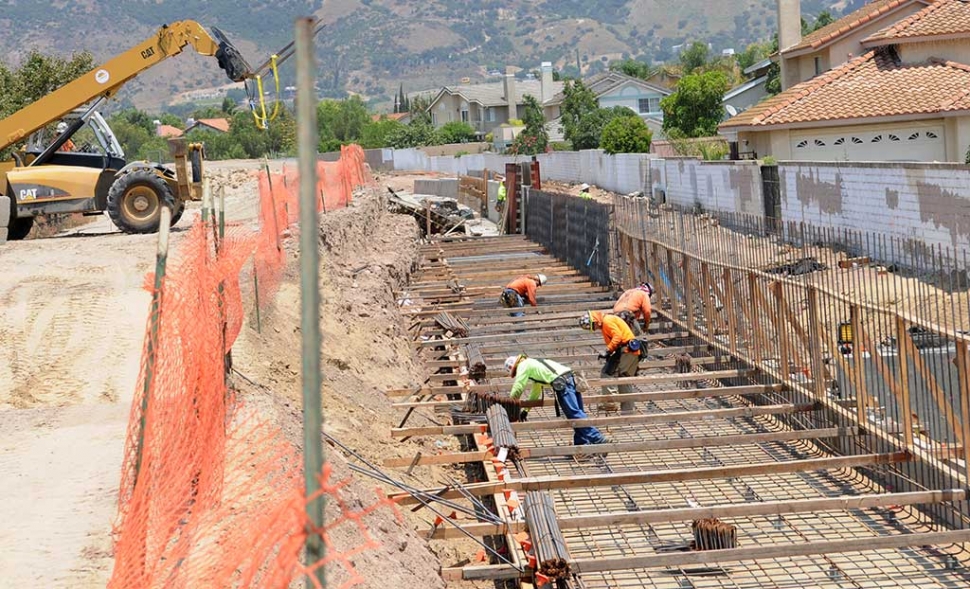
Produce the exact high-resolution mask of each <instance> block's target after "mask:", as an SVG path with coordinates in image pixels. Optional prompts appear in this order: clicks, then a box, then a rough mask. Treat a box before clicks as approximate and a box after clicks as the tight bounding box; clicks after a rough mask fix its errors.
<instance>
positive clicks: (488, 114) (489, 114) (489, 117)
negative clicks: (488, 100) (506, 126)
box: [485, 108, 495, 123]
mask: <svg viewBox="0 0 970 589" xmlns="http://www.w3.org/2000/svg"><path fill="white" fill-rule="evenodd" d="M485 120H486V121H488V122H489V123H494V122H495V109H494V108H486V109H485Z"/></svg>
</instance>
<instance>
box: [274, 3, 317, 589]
mask: <svg viewBox="0 0 970 589" xmlns="http://www.w3.org/2000/svg"><path fill="white" fill-rule="evenodd" d="M315 24H316V20H315V19H313V18H300V19H298V20H297V21H296V87H297V98H296V105H297V111H296V123H297V125H296V126H297V141H298V143H297V145H298V146H299V170H300V326H301V337H302V340H303V342H302V348H303V472H304V476H305V479H306V480H305V484H306V498H307V505H306V510H307V511H306V513H307V517H308V518H309V520H310V525H312V526H313V527H314V528H315V529H314V530H310V533H309V534H307V540H306V562H307V565H308V566H312V565H314V564H316V563H318V562H320V561H322V560H323V558H324V550H325V548H324V544H323V537H322V536H321V535H320V533H319V532H320V531H321V530H322V529H323V524H324V520H323V515H324V498H323V496H318V494H319V491H320V479H319V476H320V473H321V472H323V437H322V433H323V407H322V404H321V400H320V388H321V385H322V374H321V372H320V370H321V369H320V352H321V348H322V344H323V342H322V339H323V338H322V335H321V332H320V311H321V308H320V250H319V249H318V246H317V239H318V237H317V234H318V232H319V231H320V224H319V218H318V213H317V207H316V204H317V194H316V187H317V110H316V99H315V96H314V92H313V79H314V71H315V66H314V59H313V29H314V26H315ZM267 172H268V170H267ZM277 239H279V236H277ZM325 568H326V567H323V566H320V567H318V568H316V569H314V571H313V573H312V574H311V575H312V576H308V577H307V580H306V586H307V587H308V588H313V587H318V586H319V587H326V586H327V581H326V574H325Z"/></svg>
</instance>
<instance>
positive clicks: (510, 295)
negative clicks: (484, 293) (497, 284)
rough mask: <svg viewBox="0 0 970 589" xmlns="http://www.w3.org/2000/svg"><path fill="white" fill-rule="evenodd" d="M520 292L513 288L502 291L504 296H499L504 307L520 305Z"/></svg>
mask: <svg viewBox="0 0 970 589" xmlns="http://www.w3.org/2000/svg"><path fill="white" fill-rule="evenodd" d="M518 297H519V293H517V292H515V290H513V289H511V288H506V289H505V290H503V291H502V296H500V297H499V299H498V300H499V302H500V303H502V306H503V307H518V306H519V298H518Z"/></svg>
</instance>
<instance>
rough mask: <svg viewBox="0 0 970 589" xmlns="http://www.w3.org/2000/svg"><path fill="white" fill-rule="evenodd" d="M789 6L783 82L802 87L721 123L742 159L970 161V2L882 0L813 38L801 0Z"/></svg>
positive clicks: (783, 23)
mask: <svg viewBox="0 0 970 589" xmlns="http://www.w3.org/2000/svg"><path fill="white" fill-rule="evenodd" d="M779 5H780V6H782V7H785V8H787V9H788V10H783V11H782V12H781V14H780V15H779V16H780V18H779V21H780V22H781V27H780V29H781V34H780V36H781V38H782V39H783V40H784V41H787V43H782V46H786V45H787V48H786V49H783V50H782V51H781V55H780V59H781V61H782V70H783V78H786V79H787V82H788V83H789V84H791V83H792V82H795V83H794V84H791V85H790V86H788V87H787V88H786V89H785V90H784V91H783V92H782V93H781V94H778V95H777V96H774V97H771V98H769V99H767V100H765V101H763V102H761V103H759V104H757V105H755V106H753V107H751V108H749V109H748V110H747V111H745V112H743V113H741V114H739V115H738V116H736V117H733V118H731V119H729V120H728V121H726V122H724V123H722V124H721V126H720V128H719V131H720V133H721V135H723V136H724V137H725V138H727V139H728V141H729V142H731V143H732V144H733V152H734V155H735V156H742V155H743V154H745V153H746V152H747V153H749V154H750V155H751V156H754V157H763V156H765V155H771V156H773V157H775V158H777V159H781V160H820V161H826V160H827V161H836V160H855V161H859V160H875V161H961V162H962V161H963V160H964V154H965V152H966V150H967V146H968V145H970V94H968V88H970V65H968V64H970V4H968V3H967V2H964V1H962V0H936V1H935V2H922V1H918V0H879V1H876V2H872V3H869V4H867V5H865V6H864V7H863V8H861V9H859V10H857V11H855V12H853V13H852V14H850V15H848V16H846V17H844V18H843V19H841V20H839V21H837V22H835V23H833V24H832V25H829V26H828V27H824V28H822V29H820V30H819V31H816V32H815V33H813V34H812V35H809V36H807V37H805V38H804V39H801V38H800V35H799V31H800V28H799V25H800V14H799V12H798V9H797V8H798V2H797V0H791V2H789V0H782V1H781V2H779ZM792 8H794V10H792ZM796 23H798V24H796ZM793 39H794V40H793ZM844 58H847V59H844ZM843 59H844V62H841V63H836V64H835V65H834V67H833V63H834V62H836V61H841V60H843ZM830 68H831V69H830ZM802 78H804V79H802Z"/></svg>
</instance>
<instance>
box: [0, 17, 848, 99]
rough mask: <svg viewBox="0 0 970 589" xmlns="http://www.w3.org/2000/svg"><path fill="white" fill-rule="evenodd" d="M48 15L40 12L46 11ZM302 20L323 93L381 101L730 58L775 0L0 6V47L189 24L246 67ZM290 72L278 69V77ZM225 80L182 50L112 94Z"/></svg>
mask: <svg viewBox="0 0 970 589" xmlns="http://www.w3.org/2000/svg"><path fill="white" fill-rule="evenodd" d="M863 3H864V1H863V0H841V1H835V0H803V1H802V13H803V16H806V17H807V18H809V19H811V17H812V16H813V15H814V14H817V13H818V12H819V11H821V10H830V11H832V12H833V13H834V14H836V15H839V14H842V13H843V11H846V12H847V11H849V10H854V9H855V8H858V7H859V6H860V5H862V4H863ZM52 8H53V9H55V14H56V15H57V17H56V18H52V12H51V9H52ZM306 14H313V15H315V16H317V17H318V18H320V19H321V20H322V21H323V22H324V23H325V24H326V28H325V29H324V30H323V31H322V32H321V33H320V35H319V36H318V38H317V47H318V53H317V55H318V79H319V86H320V88H321V90H322V92H323V94H324V95H328V96H343V95H345V94H346V92H348V91H349V92H353V93H357V94H360V95H362V96H363V97H364V98H366V99H369V100H372V101H375V102H382V101H383V102H387V101H390V100H392V96H393V95H394V94H395V93H396V92H397V90H398V88H399V86H400V85H401V84H404V86H405V90H406V91H409V92H410V91H416V90H423V89H430V88H434V87H437V86H440V85H443V84H454V83H458V82H459V81H460V80H462V79H465V78H467V79H468V80H469V81H470V82H471V83H475V82H481V81H485V80H486V79H487V75H486V74H487V72H488V71H490V70H495V69H502V68H503V67H504V66H506V65H511V66H517V67H521V68H525V69H535V68H537V67H538V66H539V64H540V63H541V62H543V61H551V62H553V64H554V65H555V66H556V68H557V69H566V70H569V69H570V68H571V69H572V70H573V72H574V71H575V68H576V65H575V64H576V62H577V55H576V53H577V50H578V53H579V56H578V59H579V63H581V65H582V68H583V73H584V74H589V73H593V72H595V71H599V70H601V69H604V68H606V67H607V65H608V63H609V62H610V61H612V60H615V59H624V58H636V59H641V60H644V61H651V62H658V61H664V60H672V59H676V50H675V49H676V47H677V46H678V45H683V44H684V43H688V42H691V41H695V40H696V41H704V42H708V43H710V44H711V46H712V48H713V50H714V51H715V52H718V53H720V51H721V50H722V49H728V48H733V49H735V51H738V52H740V51H742V50H743V49H744V47H745V46H747V45H748V44H749V43H751V42H756V41H764V40H767V39H769V38H770V37H771V35H772V34H773V33H774V30H775V0H736V1H733V2H726V1H720V2H709V1H706V0H680V1H677V2H673V1H671V0H538V1H530V0H506V1H499V0H426V1H423V2H419V1H417V0H381V1H378V0H326V1H322V0H275V1H274V2H272V3H270V2H265V1H254V2H250V3H249V4H248V5H247V6H246V7H244V8H240V7H239V6H238V5H237V4H236V3H234V2H230V1H229V0H209V1H205V0H180V1H179V2H175V1H174V0H124V1H117V0H116V1H105V0H81V1H73V2H72V1H67V0H55V2H53V3H45V4H43V5H41V4H38V3H34V2H31V1H30V0H6V1H0V28H3V29H6V30H17V31H18V34H17V35H5V36H0V50H2V51H4V53H5V55H7V56H8V57H7V60H10V57H11V56H12V57H13V58H14V60H16V58H17V56H19V55H22V54H23V53H24V52H26V51H27V50H30V49H38V50H41V51H45V52H57V53H69V52H71V51H80V50H88V51H91V52H92V53H93V54H94V55H95V58H96V60H98V61H99V62H101V61H105V60H107V59H110V58H111V57H112V56H114V55H117V54H118V53H121V52H123V51H125V50H127V49H128V48H130V47H132V46H134V45H135V44H137V43H139V42H141V41H142V40H144V39H145V38H148V37H149V36H150V35H151V34H152V32H153V31H154V30H157V28H158V27H159V26H161V25H162V24H164V23H167V22H172V21H176V20H184V19H194V20H197V21H199V22H200V23H201V24H202V25H203V26H205V27H207V28H211V27H213V26H216V27H219V28H220V29H222V30H223V31H224V32H225V33H226V34H227V36H229V38H230V39H232V40H233V42H234V43H235V44H236V45H237V47H239V49H240V50H241V51H242V52H243V54H244V55H245V56H246V57H247V58H248V59H249V61H250V62H251V63H258V62H261V61H262V60H263V59H265V58H266V56H267V55H269V54H270V53H271V52H272V51H274V50H276V49H278V48H279V47H280V46H282V45H283V44H285V43H286V42H288V41H289V39H290V38H291V37H292V25H293V21H294V19H295V18H296V17H298V16H301V15H306ZM291 68H292V65H290V68H288V69H286V70H284V75H287V76H289V75H291V72H292V69H291ZM225 82H226V80H225V78H224V77H223V75H222V72H221V70H219V69H218V67H217V66H216V65H215V63H214V61H213V60H211V59H210V58H202V57H201V56H198V55H195V54H193V53H192V52H191V51H189V52H186V55H181V56H178V57H177V58H175V59H172V60H168V61H166V62H163V63H162V64H160V65H159V66H156V67H155V68H153V69H152V70H149V71H148V72H146V73H144V74H143V75H142V76H139V78H137V79H136V80H134V81H133V82H132V83H131V84H129V86H128V87H126V88H125V89H124V90H123V91H122V93H120V94H119V98H120V99H121V101H122V102H124V103H126V104H128V103H130V104H133V105H136V106H139V107H141V108H147V109H158V108H160V107H162V106H163V105H165V104H166V103H167V102H168V101H169V100H171V98H172V97H174V96H175V95H177V94H179V93H181V92H185V91H189V90H201V89H205V88H210V87H217V86H221V85H223V84H224V83H225Z"/></svg>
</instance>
